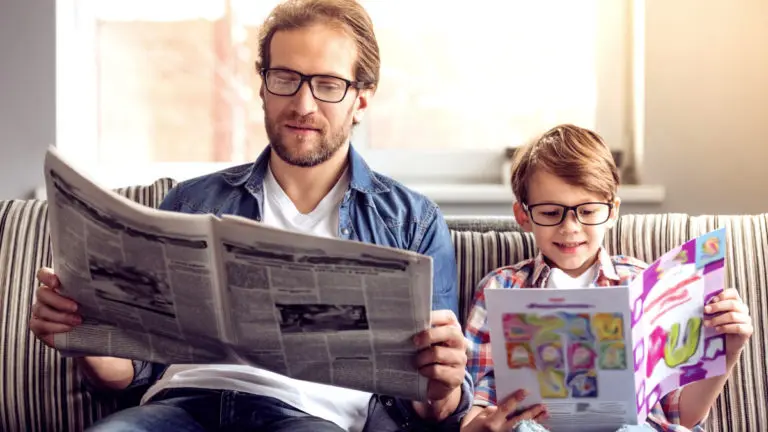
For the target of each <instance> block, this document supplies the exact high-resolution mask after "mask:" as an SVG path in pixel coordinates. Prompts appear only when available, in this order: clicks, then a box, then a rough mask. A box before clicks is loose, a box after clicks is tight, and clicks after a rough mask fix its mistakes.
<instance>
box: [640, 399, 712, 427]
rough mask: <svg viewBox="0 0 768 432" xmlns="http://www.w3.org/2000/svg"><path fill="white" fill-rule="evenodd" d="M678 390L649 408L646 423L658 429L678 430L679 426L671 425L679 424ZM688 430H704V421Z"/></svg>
mask: <svg viewBox="0 0 768 432" xmlns="http://www.w3.org/2000/svg"><path fill="white" fill-rule="evenodd" d="M680 390H681V389H677V390H674V391H672V392H670V393H668V394H667V395H666V396H664V397H662V398H661V400H660V401H659V402H657V403H656V405H654V406H653V408H651V412H650V413H648V420H647V421H648V423H651V424H653V425H654V426H655V427H657V428H660V430H675V431H676V430H680V428H681V426H678V428H674V427H673V425H679V424H680V393H681V391H680ZM683 430H687V429H683ZM690 430H691V432H705V430H704V421H703V420H702V421H701V422H699V423H698V424H696V426H694V427H693V428H692V429H690Z"/></svg>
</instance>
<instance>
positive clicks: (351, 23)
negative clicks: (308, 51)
mask: <svg viewBox="0 0 768 432" xmlns="http://www.w3.org/2000/svg"><path fill="white" fill-rule="evenodd" d="M313 24H327V25H331V26H338V27H339V28H340V29H342V30H344V31H345V32H347V34H349V36H350V37H351V38H352V39H354V41H355V45H357V63H356V65H355V77H354V80H355V81H360V82H364V83H366V84H368V86H369V87H371V88H374V87H375V86H376V85H377V84H378V82H379V69H380V68H381V58H380V53H379V45H378V42H377V41H376V35H375V34H374V32H373V22H372V21H371V17H370V16H369V15H368V12H366V11H365V9H364V8H363V7H362V6H361V5H360V4H359V3H358V2H357V1H356V0H286V1H284V2H283V3H280V4H279V5H277V6H276V7H275V8H274V9H273V10H272V12H271V13H270V14H269V16H268V17H267V19H266V20H265V21H264V24H263V25H262V26H261V28H260V30H259V53H258V59H257V60H256V69H257V70H261V69H263V68H269V67H270V52H269V49H270V44H271V42H272V38H273V37H274V35H275V33H276V32H278V31H280V30H293V29H300V28H305V27H309V26H311V25H313Z"/></svg>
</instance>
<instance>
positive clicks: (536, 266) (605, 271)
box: [531, 247, 621, 287]
mask: <svg viewBox="0 0 768 432" xmlns="http://www.w3.org/2000/svg"><path fill="white" fill-rule="evenodd" d="M597 262H598V267H597V279H596V280H594V281H592V282H594V283H595V284H596V285H598V286H601V285H604V284H603V283H600V282H601V281H602V280H605V279H608V280H611V281H615V282H619V281H621V278H619V275H618V273H616V267H615V266H614V265H613V260H612V259H611V255H610V254H609V253H608V251H606V250H605V248H603V247H601V248H600V250H599V251H598V255H597ZM551 271H552V268H551V267H550V266H549V264H547V261H546V259H544V255H543V254H542V253H541V251H539V253H538V254H537V255H536V258H535V259H534V260H533V273H532V277H531V282H532V283H531V286H534V287H544V286H546V285H547V281H548V280H549V274H550V272H551Z"/></svg>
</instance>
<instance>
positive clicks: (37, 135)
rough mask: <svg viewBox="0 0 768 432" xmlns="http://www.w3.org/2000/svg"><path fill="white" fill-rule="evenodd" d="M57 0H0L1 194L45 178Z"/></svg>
mask: <svg viewBox="0 0 768 432" xmlns="http://www.w3.org/2000/svg"><path fill="white" fill-rule="evenodd" d="M54 11H55V6H54V0H0V199H8V198H18V197H25V196H27V195H28V194H30V193H31V192H32V190H33V189H34V188H35V187H37V186H38V185H40V184H42V182H43V165H42V163H43V155H44V154H45V149H46V148H47V147H48V145H49V144H51V143H53V142H54V139H55V136H56V113H55V106H56V96H55V93H56V92H55V58H56V48H55V41H56V39H55V33H56V28H55V13H54Z"/></svg>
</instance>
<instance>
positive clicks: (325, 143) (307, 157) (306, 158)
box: [264, 110, 352, 168]
mask: <svg viewBox="0 0 768 432" xmlns="http://www.w3.org/2000/svg"><path fill="white" fill-rule="evenodd" d="M350 111H351V110H350ZM350 114H351V112H350ZM292 120H293V121H295V122H296V123H298V124H307V126H311V127H314V126H315V125H313V124H312V123H311V122H310V121H309V120H306V121H305V120H303V119H300V118H298V117H296V116H294V118H293V119H292ZM264 123H265V125H266V130H267V138H269V145H270V146H271V147H272V150H273V151H274V152H275V153H277V156H279V157H280V159H282V160H283V161H285V162H286V163H288V164H290V165H293V166H298V167H304V168H309V167H314V166H317V165H320V164H321V163H323V162H325V161H327V160H328V159H330V158H331V157H332V156H333V155H334V154H336V152H337V151H338V150H339V148H341V146H342V145H344V143H346V142H347V140H349V134H350V132H351V130H352V121H351V115H349V116H348V121H346V122H345V124H344V126H342V127H340V128H339V129H337V130H333V131H328V130H327V129H321V130H320V131H319V132H318V136H309V137H307V138H308V139H311V140H313V141H316V144H315V145H314V146H312V148H310V149H309V150H308V151H307V152H302V153H299V152H297V151H294V149H291V148H290V146H287V145H286V144H285V142H284V140H283V135H282V133H281V130H279V129H278V128H279V127H280V126H278V125H279V124H281V123H283V121H276V122H271V121H270V120H269V118H268V117H267V114H266V112H265V113H264ZM312 135H314V134H312ZM318 138H319V140H318Z"/></svg>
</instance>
